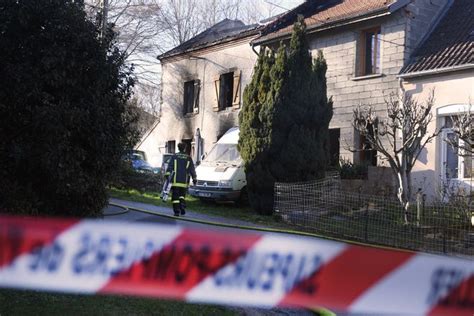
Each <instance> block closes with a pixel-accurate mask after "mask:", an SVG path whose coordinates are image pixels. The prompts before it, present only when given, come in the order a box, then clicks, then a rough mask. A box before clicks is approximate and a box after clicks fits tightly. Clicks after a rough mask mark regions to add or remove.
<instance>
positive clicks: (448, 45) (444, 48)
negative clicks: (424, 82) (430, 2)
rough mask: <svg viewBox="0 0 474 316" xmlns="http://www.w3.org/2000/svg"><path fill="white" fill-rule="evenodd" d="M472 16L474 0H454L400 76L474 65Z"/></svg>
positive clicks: (473, 24)
mask: <svg viewBox="0 0 474 316" xmlns="http://www.w3.org/2000/svg"><path fill="white" fill-rule="evenodd" d="M473 16H474V1H473V0H455V1H454V3H453V4H452V5H451V7H450V8H449V10H448V11H447V12H446V14H445V15H444V16H443V17H442V18H441V20H440V21H439V23H438V24H437V25H436V27H435V28H434V29H433V31H432V32H431V33H430V35H429V36H428V37H427V38H426V40H425V41H424V42H423V43H422V44H421V45H420V46H419V47H418V48H417V49H416V51H415V52H414V54H413V56H412V57H411V59H410V61H409V63H408V64H407V65H406V66H405V67H404V68H403V69H402V70H401V71H400V73H401V74H408V73H411V74H412V73H417V72H424V71H429V70H435V69H443V68H452V67H458V66H462V65H469V64H471V65H474V44H473V40H474V18H473Z"/></svg>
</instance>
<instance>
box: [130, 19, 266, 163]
mask: <svg viewBox="0 0 474 316" xmlns="http://www.w3.org/2000/svg"><path fill="white" fill-rule="evenodd" d="M259 29H260V27H259V26H258V25H245V24H244V23H242V22H241V21H238V20H229V19H225V20H223V21H221V22H219V23H217V24H216V25H214V26H212V27H211V28H209V29H207V30H205V31H204V32H202V33H200V34H198V35H197V36H195V37H194V38H192V39H190V40H189V41H187V42H185V43H183V44H181V45H179V46H177V47H175V48H173V49H172V50H170V51H168V52H166V53H164V54H162V55H160V56H158V58H159V60H160V61H161V65H162V90H161V109H160V114H159V123H157V124H155V125H154V126H153V128H152V129H151V130H150V131H149V132H148V133H147V134H146V135H145V136H144V137H143V138H142V140H141V142H140V143H139V144H138V146H137V148H136V149H138V150H143V151H145V152H146V153H147V156H148V157H149V158H148V159H149V161H150V163H151V164H153V165H155V166H160V165H161V163H162V156H163V154H164V153H174V152H175V151H176V148H177V145H178V143H179V142H184V143H187V144H188V146H187V147H188V154H190V155H191V156H192V157H193V158H194V160H195V161H199V160H200V157H201V155H202V154H204V153H206V152H209V150H210V149H211V147H212V145H213V144H214V143H215V142H217V140H218V139H219V138H220V137H221V136H222V135H223V134H224V133H225V132H226V131H227V130H228V129H230V128H231V127H234V126H237V125H238V114H239V111H240V107H241V105H242V92H243V88H244V87H245V85H246V84H247V83H248V82H249V81H250V79H251V75H252V71H253V67H254V65H255V62H256V59H257V54H256V52H255V51H253V48H252V46H250V45H249V43H250V41H251V40H252V39H254V38H255V37H256V36H258V34H259V33H258V32H259Z"/></svg>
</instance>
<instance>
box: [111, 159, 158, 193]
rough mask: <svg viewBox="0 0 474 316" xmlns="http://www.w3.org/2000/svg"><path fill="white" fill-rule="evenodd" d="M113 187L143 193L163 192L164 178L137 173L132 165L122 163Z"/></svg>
mask: <svg viewBox="0 0 474 316" xmlns="http://www.w3.org/2000/svg"><path fill="white" fill-rule="evenodd" d="M111 186H113V187H115V188H117V189H126V190H129V189H135V190H137V191H139V192H141V193H144V192H161V189H162V187H163V176H162V175H161V174H154V173H141V172H137V171H135V170H134V169H133V168H132V166H131V165H130V163H128V162H124V161H122V162H121V163H120V167H119V168H118V171H117V173H116V175H115V178H114V180H113V182H112V183H111Z"/></svg>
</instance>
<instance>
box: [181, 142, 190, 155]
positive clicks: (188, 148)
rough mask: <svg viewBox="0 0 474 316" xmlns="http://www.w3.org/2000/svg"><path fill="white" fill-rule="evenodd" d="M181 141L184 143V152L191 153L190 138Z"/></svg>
mask: <svg viewBox="0 0 474 316" xmlns="http://www.w3.org/2000/svg"><path fill="white" fill-rule="evenodd" d="M181 142H182V143H183V144H185V145H186V148H185V149H184V152H185V153H186V154H188V155H191V142H192V140H191V139H182V140H181Z"/></svg>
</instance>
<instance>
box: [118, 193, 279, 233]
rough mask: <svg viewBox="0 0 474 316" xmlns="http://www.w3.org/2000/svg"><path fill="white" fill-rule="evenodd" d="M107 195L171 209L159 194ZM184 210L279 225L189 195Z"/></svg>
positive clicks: (249, 212) (248, 211)
mask: <svg viewBox="0 0 474 316" xmlns="http://www.w3.org/2000/svg"><path fill="white" fill-rule="evenodd" d="M109 195H110V196H111V197H114V198H117V199H122V200H128V201H134V202H142V203H148V204H153V205H157V206H167V207H170V208H171V207H172V205H171V200H168V202H163V201H162V200H161V199H160V193H153V192H145V193H141V192H138V191H137V190H133V189H132V190H122V189H116V188H111V189H109ZM186 209H188V210H191V211H195V212H198V213H202V214H208V215H215V216H222V217H227V218H232V219H239V220H243V221H247V222H252V223H255V224H261V225H268V226H275V225H277V224H279V223H278V222H277V221H276V220H275V218H274V217H272V216H263V215H258V214H256V213H255V211H253V210H252V209H251V208H250V207H237V206H235V205H234V204H233V203H211V202H209V203H203V202H201V201H200V200H199V199H197V198H194V197H192V196H190V195H187V196H186Z"/></svg>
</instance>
